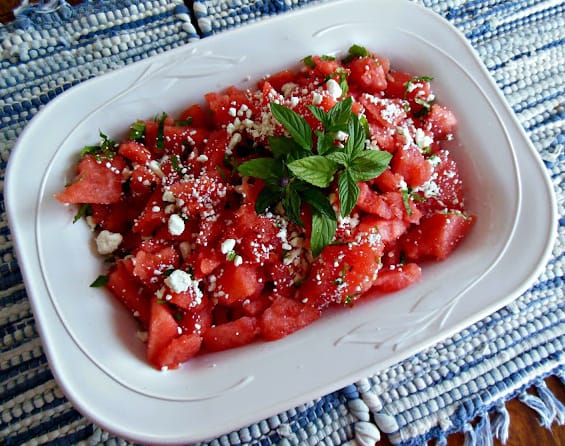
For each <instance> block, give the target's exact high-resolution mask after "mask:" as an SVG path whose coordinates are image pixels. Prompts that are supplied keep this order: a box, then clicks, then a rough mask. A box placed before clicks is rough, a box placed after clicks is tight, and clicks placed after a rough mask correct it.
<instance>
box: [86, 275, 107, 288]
mask: <svg viewBox="0 0 565 446" xmlns="http://www.w3.org/2000/svg"><path fill="white" fill-rule="evenodd" d="M108 280H110V278H109V277H108V276H98V277H97V278H96V280H94V282H92V283H91V284H90V287H91V288H100V287H103V286H105V285H106V284H107V283H108Z"/></svg>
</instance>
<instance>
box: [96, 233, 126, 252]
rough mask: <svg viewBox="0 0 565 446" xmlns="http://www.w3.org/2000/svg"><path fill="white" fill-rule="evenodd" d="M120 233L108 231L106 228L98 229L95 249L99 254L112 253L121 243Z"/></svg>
mask: <svg viewBox="0 0 565 446" xmlns="http://www.w3.org/2000/svg"><path fill="white" fill-rule="evenodd" d="M123 239H124V238H123V237H122V234H118V233H117V232H110V231H108V230H106V229H104V230H103V231H100V234H98V236H97V237H96V250H97V251H98V254H100V255H103V256H105V255H108V254H112V253H113V252H114V251H115V250H116V249H118V247H119V246H120V243H122V240H123Z"/></svg>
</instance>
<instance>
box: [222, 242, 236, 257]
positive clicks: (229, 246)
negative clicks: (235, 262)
mask: <svg viewBox="0 0 565 446" xmlns="http://www.w3.org/2000/svg"><path fill="white" fill-rule="evenodd" d="M233 248H235V240H234V239H233V238H227V239H225V240H224V241H223V242H222V245H221V246H220V251H222V254H229V253H230V252H232V251H233Z"/></svg>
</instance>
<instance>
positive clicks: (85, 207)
mask: <svg viewBox="0 0 565 446" xmlns="http://www.w3.org/2000/svg"><path fill="white" fill-rule="evenodd" d="M91 213H92V208H91V207H90V204H88V203H84V204H81V205H80V207H79V208H78V211H77V213H76V214H75V216H74V218H73V223H76V222H77V221H79V220H80V219H81V218H82V217H86V216H88V215H90V214H91Z"/></svg>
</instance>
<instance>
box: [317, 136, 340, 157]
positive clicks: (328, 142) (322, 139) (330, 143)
mask: <svg viewBox="0 0 565 446" xmlns="http://www.w3.org/2000/svg"><path fill="white" fill-rule="evenodd" d="M316 137H317V138H318V141H317V144H316V151H317V152H318V155H325V154H326V153H328V152H331V151H332V150H335V148H336V146H335V144H334V142H335V135H334V134H333V133H324V132H320V131H317V132H316Z"/></svg>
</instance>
